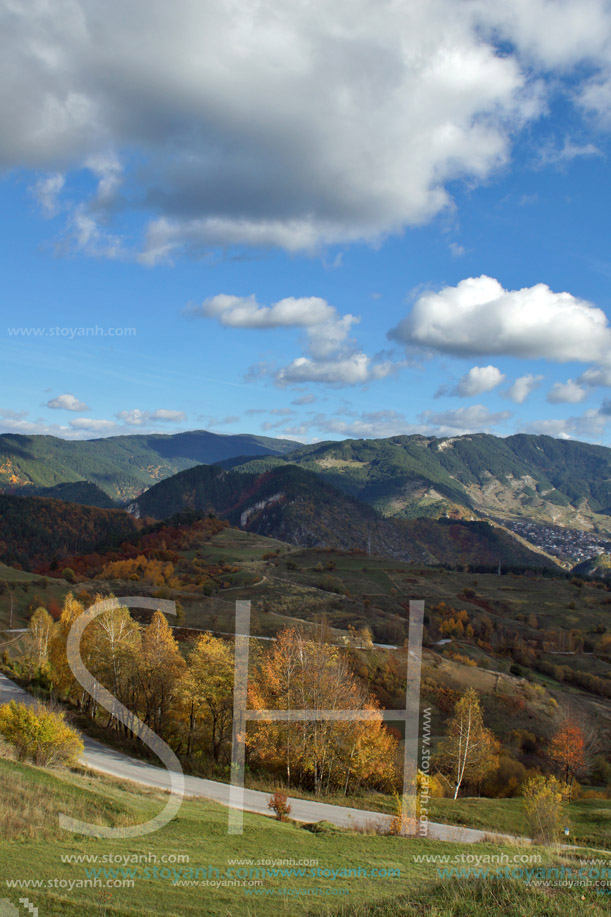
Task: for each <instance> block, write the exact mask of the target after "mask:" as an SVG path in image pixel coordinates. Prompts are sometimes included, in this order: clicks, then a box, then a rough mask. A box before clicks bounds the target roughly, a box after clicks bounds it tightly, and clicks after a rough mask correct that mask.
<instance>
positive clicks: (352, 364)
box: [276, 352, 396, 386]
mask: <svg viewBox="0 0 611 917" xmlns="http://www.w3.org/2000/svg"><path fill="white" fill-rule="evenodd" d="M395 369H396V365H395V364H393V363H390V362H383V363H374V362H373V361H372V360H371V358H370V357H368V356H367V354H365V353H361V352H359V353H353V354H350V355H348V356H344V357H341V356H340V357H337V358H336V359H334V360H310V359H309V358H308V357H298V358H297V359H296V360H293V362H292V363H290V364H289V365H288V366H285V367H284V368H283V369H281V370H279V371H278V372H277V373H276V382H277V384H278V385H281V386H282V385H288V384H300V383H304V382H323V383H326V384H327V385H336V386H342V385H363V384H364V383H366V382H371V381H374V380H376V379H383V378H384V377H385V376H388V375H390V373H392V372H394V370H395Z"/></svg>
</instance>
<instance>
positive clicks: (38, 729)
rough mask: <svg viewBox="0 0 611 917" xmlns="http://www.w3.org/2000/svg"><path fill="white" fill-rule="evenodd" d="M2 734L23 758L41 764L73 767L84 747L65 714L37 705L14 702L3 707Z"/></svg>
mask: <svg viewBox="0 0 611 917" xmlns="http://www.w3.org/2000/svg"><path fill="white" fill-rule="evenodd" d="M0 735H2V736H4V738H5V739H6V740H7V742H9V743H10V744H11V745H12V746H13V748H14V750H15V753H16V755H17V758H18V759H19V760H20V761H26V760H28V761H32V762H33V763H34V764H37V765H39V766H40V767H54V766H55V767H57V766H60V765H65V766H67V767H70V766H73V765H75V764H76V763H77V762H78V759H79V758H80V756H81V755H82V754H83V750H84V746H83V743H82V741H81V738H80V736H79V734H78V732H76V730H74V729H71V727H70V726H68V724H67V723H66V721H65V719H64V714H63V713H54V712H53V711H51V710H49V709H47V708H46V707H43V706H42V705H38V706H35V707H30V706H28V705H27V704H18V703H16V702H15V701H11V702H10V703H9V704H3V705H2V706H1V707H0Z"/></svg>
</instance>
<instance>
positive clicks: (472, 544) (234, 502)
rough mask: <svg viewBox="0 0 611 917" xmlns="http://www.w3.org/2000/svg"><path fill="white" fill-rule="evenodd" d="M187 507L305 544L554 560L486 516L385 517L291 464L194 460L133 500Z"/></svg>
mask: <svg viewBox="0 0 611 917" xmlns="http://www.w3.org/2000/svg"><path fill="white" fill-rule="evenodd" d="M189 510H191V511H197V512H200V513H211V514H214V515H218V516H221V517H223V518H225V519H228V520H229V522H231V523H232V524H233V525H236V526H239V527H240V528H241V529H243V530H245V531H249V532H255V533H256V534H258V535H265V536H267V537H271V538H276V539H279V540H280V541H286V542H289V543H291V544H295V545H300V546H301V547H306V548H311V547H335V548H340V549H343V550H357V551H362V552H364V553H372V554H378V555H384V556H386V557H394V558H397V559H399V560H405V561H411V562H414V563H424V564H449V565H451V566H456V565H466V564H468V565H473V564H479V565H483V566H496V565H497V564H498V563H499V562H500V563H502V564H503V565H506V566H513V567H517V566H530V567H550V568H553V567H554V566H555V565H554V563H553V561H551V560H550V559H549V558H548V557H547V556H545V555H544V554H541V553H536V552H534V551H533V550H531V549H530V548H529V547H527V546H526V545H525V544H523V543H522V542H521V541H519V540H518V539H516V538H514V537H513V536H511V535H510V534H508V533H507V532H505V531H504V530H503V529H501V528H498V527H495V526H493V525H491V524H489V523H487V522H468V521H463V520H447V519H446V520H435V519H394V518H387V517H386V518H385V517H384V516H382V515H381V514H380V513H379V512H378V511H377V510H376V509H374V508H373V507H372V506H369V505H368V504H367V503H364V502H362V501H361V500H358V499H356V498H355V497H351V496H349V495H347V494H345V493H343V492H342V491H340V490H338V489H337V488H336V487H334V486H333V485H331V484H329V483H328V482H326V481H325V480H323V479H322V478H321V477H320V476H319V475H317V474H316V473H315V472H313V471H308V470H306V469H304V468H299V467H297V466H295V465H291V464H284V465H282V466H280V467H277V468H272V469H270V470H267V471H263V472H260V473H258V472H252V473H248V472H243V471H242V472H237V471H231V470H228V469H223V468H220V467H218V466H197V467H195V468H190V469H188V470H186V471H182V472H180V473H179V474H176V475H174V476H173V477H172V478H168V479H167V480H165V481H161V482H160V483H159V484H156V485H154V486H153V487H151V488H150V490H148V491H146V493H144V494H142V495H141V496H140V497H138V498H137V500H136V501H135V502H134V503H133V504H132V506H131V507H130V511H131V512H132V513H133V514H134V515H136V516H137V517H153V518H155V519H159V520H164V519H168V518H169V517H171V516H174V515H175V514H177V513H182V512H184V511H189Z"/></svg>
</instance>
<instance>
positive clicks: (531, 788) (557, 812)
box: [522, 775, 568, 844]
mask: <svg viewBox="0 0 611 917" xmlns="http://www.w3.org/2000/svg"><path fill="white" fill-rule="evenodd" d="M522 795H523V797H524V808H525V810H526V818H527V820H528V824H529V826H530V830H531V833H532V837H533V840H535V841H536V842H537V843H540V844H553V843H557V842H558V840H559V839H560V835H561V832H562V828H563V825H564V824H565V823H566V802H567V799H568V789H567V787H566V786H565V785H564V784H563V783H561V782H560V781H559V780H558V779H557V778H556V777H544V776H543V775H538V776H537V777H531V778H530V780H527V781H526V783H525V784H524V789H523V792H522Z"/></svg>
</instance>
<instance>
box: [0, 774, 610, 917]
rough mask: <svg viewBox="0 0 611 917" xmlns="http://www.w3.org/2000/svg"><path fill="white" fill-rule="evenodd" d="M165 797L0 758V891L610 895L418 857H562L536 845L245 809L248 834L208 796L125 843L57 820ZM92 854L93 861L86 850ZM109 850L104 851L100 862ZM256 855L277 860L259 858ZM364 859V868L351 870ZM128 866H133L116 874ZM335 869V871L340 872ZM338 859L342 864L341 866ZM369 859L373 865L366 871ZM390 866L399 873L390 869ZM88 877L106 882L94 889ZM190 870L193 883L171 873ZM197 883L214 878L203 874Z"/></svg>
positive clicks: (484, 908) (446, 901) (357, 903)
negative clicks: (347, 827)
mask: <svg viewBox="0 0 611 917" xmlns="http://www.w3.org/2000/svg"><path fill="white" fill-rule="evenodd" d="M163 801H164V799H163V797H162V796H161V795H159V794H157V793H155V792H153V791H147V790H145V789H142V788H136V787H134V786H133V785H129V784H125V783H121V782H118V781H114V780H110V779H107V778H104V777H101V776H95V775H91V774H88V773H85V772H80V773H74V772H57V773H50V772H47V771H43V770H40V769H38V768H34V767H30V766H26V765H20V764H17V763H15V762H13V761H10V760H7V759H5V758H0V803H1V804H0V812H1V813H2V814H1V815H0V828H1V840H0V852H1V856H0V898H1V897H3V896H4V897H7V898H8V899H9V900H11V901H14V902H15V903H16V902H17V901H18V899H19V898H20V897H24V896H27V897H28V899H29V900H30V901H31V902H32V903H33V904H35V905H37V906H38V907H39V908H40V914H41V917H46V915H48V914H53V915H61V917H77V915H78V917H81V915H85V914H86V915H88V917H89V915H98V914H99V915H108V917H110V915H116V917H141V915H142V914H145V913H146V914H151V915H164V917H190V915H242V914H244V915H253V917H255V915H266V914H270V913H278V914H287V915H291V917H292V915H306V914H311V915H318V914H337V915H340V914H341V915H348V914H354V915H363V917H364V915H366V914H379V915H380V917H382V915H388V917H390V915H398V914H408V915H410V914H413V915H419V914H424V913H427V914H432V915H456V917H458V915H461V917H462V915H472V917H483V915H487V914H491V913H493V910H492V908H493V906H494V913H495V915H496V914H506V915H511V914H516V915H520V917H525V915H528V914H532V915H537V917H544V915H549V917H556V915H558V917H559V915H560V914H562V913H568V912H569V911H570V913H571V914H574V915H577V917H581V915H582V914H584V915H585V914H586V913H587V914H589V915H594V917H599V915H600V917H602V915H603V914H604V913H606V911H605V909H604V908H603V905H606V904H607V903H608V902H607V901H605V900H604V899H603V897H602V896H601V895H597V892H596V889H594V888H588V889H585V890H584V889H575V890H573V891H572V892H570V891H567V890H562V889H551V890H549V891H545V890H539V889H533V890H532V891H528V890H527V889H526V888H525V886H524V883H523V881H521V880H519V879H516V880H514V881H511V882H504V881H503V882H500V881H499V880H498V879H493V880H488V881H487V882H486V883H481V882H476V883H473V881H472V880H470V879H466V878H465V879H461V880H460V881H449V880H447V879H442V878H441V876H440V874H439V873H438V868H441V867H438V865H436V864H435V862H434V861H429V862H425V861H424V862H423V859H424V858H426V857H429V858H434V857H444V856H450V857H452V858H454V857H458V858H460V857H461V856H462V855H463V854H465V855H469V854H471V855H473V854H475V853H476V854H477V855H478V856H479V857H481V858H483V859H481V860H480V863H486V862H490V858H491V857H496V858H497V861H498V858H502V857H505V858H506V859H501V860H500V862H504V863H512V864H513V863H519V862H520V858H522V859H521V862H522V864H524V862H525V860H524V857H530V860H529V862H530V865H531V867H532V866H536V865H537V864H538V863H539V864H543V865H553V864H559V863H560V862H561V860H560V859H559V857H558V856H557V855H554V854H552V853H551V852H549V851H546V850H544V849H540V848H523V847H505V846H502V845H496V844H495V845H491V844H481V845H476V846H473V845H468V846H467V847H460V846H458V845H453V844H444V843H439V842H430V841H426V840H408V839H403V838H395V837H379V836H369V835H363V834H352V833H349V832H346V831H342V830H340V829H334V828H332V827H330V826H325V825H321V826H319V827H318V829H317V830H311V829H307V828H304V827H300V826H296V825H294V824H291V823H287V824H281V823H279V822H276V821H274V820H272V819H268V818H264V817H262V816H256V815H249V814H248V813H247V814H246V815H245V819H244V834H243V835H242V836H229V835H228V834H227V810H226V809H223V808H222V807H220V806H218V805H216V804H214V803H211V802H207V801H203V800H186V801H185V803H184V804H183V807H182V809H181V811H180V813H179V815H178V816H177V818H176V819H175V820H174V821H173V822H172V823H171V824H170V825H168V826H166V827H165V828H163V829H162V830H160V831H158V832H156V833H154V834H151V835H148V836H145V837H143V838H137V839H132V840H127V839H117V840H114V839H113V840H100V839H95V838H82V837H78V836H74V835H71V834H69V833H66V832H63V831H62V830H61V829H60V828H59V826H58V824H57V814H58V812H64V813H66V814H67V815H72V816H74V817H78V818H82V819H88V820H91V821H94V822H96V823H99V824H105V825H111V826H115V827H121V826H123V825H125V824H131V823H136V822H140V821H144V820H146V819H148V818H151V817H152V816H153V815H154V814H156V812H158V811H159V810H160V808H161V806H162V805H163ZM74 855H79V856H82V855H88V856H89V857H90V860H89V864H88V865H85V864H83V862H82V861H81V862H80V863H74V862H66V858H68V857H70V856H74ZM95 857H97V858H98V859H97V863H96V862H95V861H94V860H93V859H92V858H95ZM103 857H106V858H107V860H106V863H104V862H103V860H102V858H103ZM111 857H112V861H110V860H109V858H111ZM164 857H165V858H166V859H165V860H164V859H163V858H164ZM124 858H126V859H124ZM168 858H169V859H168ZM179 858H180V859H179ZM416 858H418V860H420V862H418V861H417V859H416ZM486 858H488V860H487V859H486ZM516 858H517V859H516ZM232 860H233V861H234V863H233V864H232V863H231V861H232ZM239 860H247V861H250V860H252V861H253V863H254V864H256V863H257V862H259V867H257V868H258V869H259V870H260V869H261V868H262V867H263V866H265V867H266V869H275V870H276V871H278V870H279V869H282V868H284V869H285V870H286V869H290V868H293V870H295V869H303V870H305V871H306V872H305V874H302V875H298V874H295V872H293V874H292V875H287V874H286V872H285V874H284V875H282V874H281V873H278V872H276V874H269V873H267V874H266V875H265V877H261V873H260V872H259V874H258V877H257V878H253V879H249V878H248V876H249V875H250V869H251V864H250V862H249V863H248V864H244V863H243V864H242V865H241V866H240V865H239V864H237V863H235V861H239ZM262 860H263V861H265V860H270V861H271V860H275V861H276V863H275V865H273V864H271V863H266V862H263V863H262V862H261V861H262ZM278 860H284V861H301V863H302V864H303V863H305V861H307V864H305V865H301V866H298V865H296V864H290V865H288V864H286V863H285V864H284V866H282V864H278V862H277V861H278ZM450 862H459V860H456V861H454V860H450ZM562 862H564V863H565V864H566V865H569V864H572V865H577V862H576V860H575V858H574V857H573V856H570V857H569V855H566V854H565V855H563V857H562ZM92 864H93V865H92ZM359 867H361V874H360V875H358V874H357V873H356V871H357V870H358V869H359ZM122 868H125V869H128V870H132V872H131V873H129V872H128V873H121V872H120V871H119V872H117V871H116V870H120V869H122ZM195 868H199V869H200V870H202V871H201V872H200V873H199V876H198V878H197V879H193V878H189V876H193V875H194V874H193V873H189V872H188V871H186V870H189V869H195ZM240 868H242V869H245V872H244V873H242V874H240V875H239V876H238V877H237V881H238V882H241V883H244V882H246V883H248V882H250V881H259V882H262V884H261V885H259V886H252V885H248V884H246V885H244V884H238V885H234V884H233V882H234V881H236V879H235V878H234V877H233V876H232V875H231V873H229V874H228V873H227V870H231V869H234V870H237V869H240ZM104 869H106V870H107V872H106V873H104V872H103V870H104ZM91 870H94V872H93V873H92V872H91ZM95 870H98V872H97V873H96V872H95ZM99 870H102V872H99ZM111 870H115V872H114V873H113V872H112V871H111ZM133 870H136V871H135V872H133ZM147 870H148V872H147ZM317 870H320V875H319V874H317V872H316V871H317ZM329 870H335V871H336V872H335V878H334V877H333V872H329ZM341 870H346V871H347V874H346V875H342V873H341ZM349 870H353V871H355V872H354V874H353V875H350V873H349ZM363 870H367V871H368V872H367V873H366V874H365V873H363ZM372 870H377V871H378V875H372V872H371V871H372ZM390 870H393V871H394V873H395V874H394V875H392V876H390V875H389V871H390ZM87 871H89V874H88V872H87ZM217 871H218V872H217ZM312 871H314V873H313V874H312ZM325 871H327V872H326V874H325ZM338 871H340V872H338ZM96 875H97V877H98V879H99V882H100V886H99V887H89V886H92V883H93V882H94V877H95V876H96ZM126 876H127V877H128V881H129V882H131V883H132V885H131V886H130V887H120V888H119V887H113V888H107V887H106V883H107V882H112V883H116V882H122V881H123V880H124V878H125V877H126ZM7 880H8V882H9V883H11V882H12V883H14V882H15V881H16V880H17V881H22V882H27V881H28V880H35V881H39V882H41V883H44V887H41V888H34V887H32V886H30V887H28V888H27V889H25V886H23V885H22V886H21V888H15V887H9V885H7ZM193 881H197V885H193V884H190V885H189V884H185V885H180V884H178V883H180V882H185V883H188V882H191V883H192V882H193ZM202 881H203V882H212V883H215V882H216V883H217V885H216V886H215V885H214V884H205V885H202V884H200V883H201V882H202ZM223 882H225V883H230V884H225V885H223V884H222V883H223ZM102 886H103V887H102ZM582 894H583V895H584V899H583V900H582V898H581V896H582ZM584 901H585V903H584ZM501 904H502V907H503V908H504V909H501V907H500V905H501ZM527 904H528V907H526V905H527ZM427 905H428V907H427V909H426V911H425V907H426V906H427ZM531 905H532V906H531ZM562 907H564V908H565V910H564V911H563V910H562V909H561V908H562ZM519 908H521V909H519Z"/></svg>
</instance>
